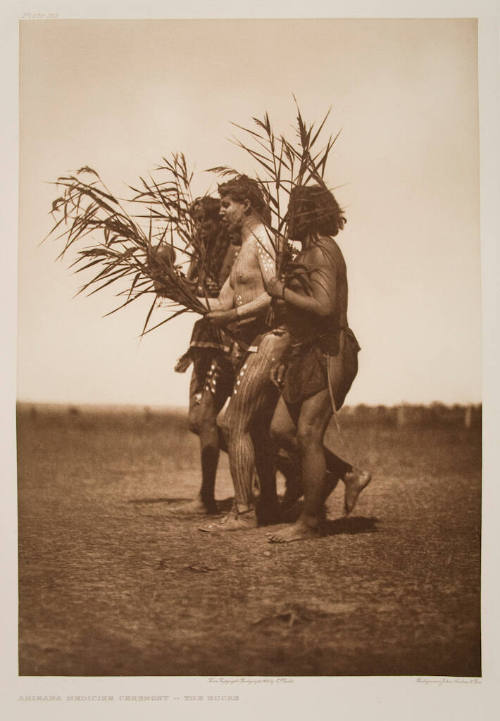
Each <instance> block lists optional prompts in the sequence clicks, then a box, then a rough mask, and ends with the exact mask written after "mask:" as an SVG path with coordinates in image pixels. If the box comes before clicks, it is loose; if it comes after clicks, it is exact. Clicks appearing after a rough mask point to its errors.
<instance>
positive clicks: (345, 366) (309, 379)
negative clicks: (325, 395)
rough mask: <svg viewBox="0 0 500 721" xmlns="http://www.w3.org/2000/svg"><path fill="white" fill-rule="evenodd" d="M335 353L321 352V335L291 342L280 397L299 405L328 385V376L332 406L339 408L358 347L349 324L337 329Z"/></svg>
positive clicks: (353, 374)
mask: <svg viewBox="0 0 500 721" xmlns="http://www.w3.org/2000/svg"><path fill="white" fill-rule="evenodd" d="M338 340H339V342H338V350H337V353H336V354H335V355H332V354H331V353H326V352H325V347H324V343H322V340H321V339H318V340H317V341H315V342H307V343H297V344H292V347H291V351H290V354H289V357H288V363H287V369H286V372H285V378H284V386H283V398H284V400H285V402H286V403H287V404H288V405H291V406H294V405H300V404H302V403H303V402H304V401H305V400H307V399H308V398H311V397H312V396H314V395H316V394H317V393H319V392H320V391H322V390H325V389H327V388H328V384H329V377H330V384H331V392H332V394H333V397H334V399H335V407H336V409H337V410H339V409H340V408H341V407H342V405H343V403H344V400H345V397H346V395H347V393H348V392H349V389H350V387H351V385H352V383H353V381H354V379H355V378H356V375H357V372H358V353H359V351H360V350H361V349H360V347H359V344H358V341H357V340H356V336H355V335H354V333H353V332H352V330H351V329H350V328H343V329H341V330H340V331H339V336H338Z"/></svg>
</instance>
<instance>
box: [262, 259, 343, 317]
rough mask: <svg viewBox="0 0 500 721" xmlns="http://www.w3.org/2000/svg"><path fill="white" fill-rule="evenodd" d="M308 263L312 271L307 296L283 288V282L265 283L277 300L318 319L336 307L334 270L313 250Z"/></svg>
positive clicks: (330, 313) (274, 279)
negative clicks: (316, 316) (311, 314)
mask: <svg viewBox="0 0 500 721" xmlns="http://www.w3.org/2000/svg"><path fill="white" fill-rule="evenodd" d="M309 262H310V264H311V266H312V267H313V270H312V271H311V273H310V274H309V277H308V281H309V282H308V294H307V295H303V294H301V293H297V292H296V291H294V290H291V289H290V288H288V287H285V285H284V283H283V281H280V280H277V279H276V278H273V279H272V280H271V281H270V282H268V283H267V290H268V292H269V293H270V294H271V295H272V296H273V297H277V298H283V299H284V300H285V301H286V302H287V303H290V305H293V306H295V307H296V308H300V309H301V310H305V311H307V312H309V313H314V315H318V316H320V317H327V316H329V315H333V313H334V312H335V306H336V302H335V299H336V295H337V294H336V277H335V275H336V274H335V268H334V267H333V266H332V265H331V264H330V263H328V261H327V259H326V258H325V256H324V254H323V252H322V251H321V250H320V249H319V248H315V249H314V251H313V252H312V253H311V256H310V259H309Z"/></svg>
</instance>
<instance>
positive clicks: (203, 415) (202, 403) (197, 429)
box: [188, 391, 216, 435]
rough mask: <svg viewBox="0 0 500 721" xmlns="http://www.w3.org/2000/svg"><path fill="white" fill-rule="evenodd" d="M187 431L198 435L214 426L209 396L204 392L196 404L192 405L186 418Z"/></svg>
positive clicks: (212, 405) (214, 418) (211, 401)
mask: <svg viewBox="0 0 500 721" xmlns="http://www.w3.org/2000/svg"><path fill="white" fill-rule="evenodd" d="M188 423H189V430H190V431H191V433H195V434H196V435H200V433H203V432H204V431H207V430H208V429H210V428H213V427H214V426H215V424H216V413H215V409H214V403H213V398H212V396H211V394H210V393H209V392H207V391H204V392H203V394H202V395H201V398H200V399H199V401H198V402H197V403H193V404H192V405H191V408H190V410H189V416H188Z"/></svg>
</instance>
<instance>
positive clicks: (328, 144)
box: [209, 101, 339, 277]
mask: <svg viewBox="0 0 500 721" xmlns="http://www.w3.org/2000/svg"><path fill="white" fill-rule="evenodd" d="M295 104H296V111H297V115H296V125H295V134H294V135H295V137H292V139H288V138H287V137H285V135H284V134H283V133H281V134H277V133H276V132H275V131H274V129H273V127H272V124H271V120H270V118H269V114H268V113H267V112H266V113H265V114H264V116H263V117H262V118H258V117H253V118H252V121H253V125H252V126H251V127H244V126H242V125H239V124H237V123H232V125H233V126H234V127H236V128H237V129H238V130H239V131H241V132H243V133H244V135H243V138H241V137H234V138H233V139H232V142H233V143H234V144H236V145H237V146H238V147H239V148H240V149H242V150H243V151H244V152H245V153H247V154H249V155H250V156H251V157H252V159H253V160H254V161H255V162H256V163H257V167H258V172H257V173H256V176H255V178H256V180H257V182H258V183H259V186H260V188H261V190H262V192H263V194H264V197H265V199H266V202H267V205H268V207H269V209H270V212H271V222H270V224H269V225H268V227H267V233H268V237H269V240H270V242H271V243H272V245H273V248H274V251H275V255H276V272H277V275H278V276H282V277H283V276H285V275H287V273H294V274H296V273H297V272H298V268H297V267H295V268H292V267H291V266H290V263H289V261H290V260H291V259H292V258H293V257H294V255H295V249H294V247H293V246H292V245H291V244H290V242H289V241H290V240H293V239H290V238H289V234H288V225H287V217H286V209H287V207H288V202H289V199H290V194H291V193H292V191H293V189H294V188H297V187H301V186H304V185H312V184H316V185H320V186H321V187H324V188H325V189H326V190H328V188H327V185H326V183H325V173H326V166H327V161H328V158H329V156H330V152H331V150H332V148H333V146H334V144H335V141H336V140H337V138H338V136H339V133H337V135H335V136H332V135H330V136H328V137H327V138H326V140H322V131H323V130H324V128H325V124H326V121H327V119H328V117H329V115H330V110H328V112H327V113H326V115H325V116H324V118H323V119H322V120H321V122H320V123H319V124H316V123H315V122H312V123H307V122H306V121H305V120H304V117H303V115H302V112H301V110H300V108H299V106H298V104H297V101H295ZM209 170H210V171H211V172H215V173H217V174H219V175H220V176H221V177H227V176H236V175H238V172H237V171H236V170H234V169H233V168H230V167H227V166H216V167H214V168H210V169H209Z"/></svg>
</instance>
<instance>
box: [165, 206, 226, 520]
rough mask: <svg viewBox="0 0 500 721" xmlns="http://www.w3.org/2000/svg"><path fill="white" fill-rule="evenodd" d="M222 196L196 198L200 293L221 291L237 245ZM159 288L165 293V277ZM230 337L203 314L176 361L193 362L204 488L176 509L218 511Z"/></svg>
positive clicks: (192, 422)
mask: <svg viewBox="0 0 500 721" xmlns="http://www.w3.org/2000/svg"><path fill="white" fill-rule="evenodd" d="M219 211H220V201H219V199H218V198H211V197H210V196H204V197H202V198H197V199H196V200H195V201H194V203H193V204H192V206H191V209H190V212H191V215H192V218H193V220H194V225H195V232H196V234H197V239H198V242H199V244H200V246H201V247H202V248H204V253H203V255H204V257H203V258H201V257H200V255H199V254H196V255H194V256H193V258H192V260H191V264H190V267H189V271H188V278H189V279H190V280H192V281H194V282H195V283H196V284H197V288H198V292H199V293H200V294H202V293H203V294H205V293H206V294H207V295H209V296H214V297H216V296H217V294H218V293H219V291H220V288H221V286H222V285H223V283H224V281H225V280H226V278H227V277H228V274H229V271H230V269H231V266H232V264H233V261H234V258H235V255H236V253H237V248H236V246H235V245H233V244H232V243H231V242H230V239H229V235H228V233H227V232H226V229H225V228H224V227H222V226H221V222H220V217H219ZM156 289H157V291H158V293H159V295H161V280H160V282H158V285H157V288H156ZM230 350H231V342H230V339H229V338H228V337H227V336H226V335H225V334H224V332H223V331H221V330H219V329H218V328H216V327H214V326H213V325H212V324H211V323H209V322H208V321H206V320H205V319H204V318H201V319H200V320H198V321H197V322H196V323H195V325H194V327H193V332H192V335H191V341H190V344H189V349H188V351H187V352H186V353H184V355H182V356H181V357H180V358H179V360H178V361H177V364H176V366H175V370H176V372H178V373H184V372H185V371H186V370H187V369H188V368H189V366H190V365H191V363H192V364H193V371H192V375H191V382H190V386H189V416H188V418H189V428H190V430H191V431H192V432H193V433H196V434H197V435H198V436H199V439H200V460H201V475H202V481H201V488H200V492H199V495H198V498H197V499H195V500H193V501H187V502H185V503H178V504H175V505H172V506H171V507H170V508H169V513H172V514H175V515H184V514H201V513H208V514H210V513H216V512H217V504H216V502H215V476H216V472H217V465H218V460H219V452H220V437H219V429H218V427H217V415H218V413H219V412H220V410H221V409H222V407H223V405H224V403H225V402H226V400H227V398H228V397H229V395H230V394H231V391H232V389H233V382H234V374H233V369H232V365H231V360H230V356H229V353H230Z"/></svg>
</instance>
